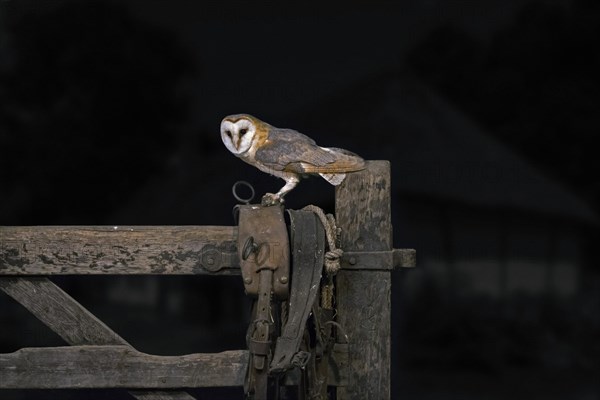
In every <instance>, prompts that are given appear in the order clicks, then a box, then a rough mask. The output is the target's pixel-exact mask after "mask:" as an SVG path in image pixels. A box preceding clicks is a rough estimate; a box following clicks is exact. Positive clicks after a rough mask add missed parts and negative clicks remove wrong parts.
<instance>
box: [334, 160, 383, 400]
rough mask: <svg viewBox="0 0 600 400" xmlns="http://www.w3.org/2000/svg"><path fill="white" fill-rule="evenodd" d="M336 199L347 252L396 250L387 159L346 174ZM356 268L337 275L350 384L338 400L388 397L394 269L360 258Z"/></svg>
mask: <svg viewBox="0 0 600 400" xmlns="http://www.w3.org/2000/svg"><path fill="white" fill-rule="evenodd" d="M335 197H336V201H335V213H336V220H337V225H338V226H339V227H340V228H341V229H342V237H341V242H342V243H341V247H342V249H344V251H348V252H350V251H357V252H358V251H360V252H380V251H385V252H387V251H392V224H391V202H390V164H389V162H388V161H368V162H367V165H366V168H365V169H364V170H363V171H360V172H355V173H351V174H348V176H347V177H346V179H345V180H344V182H343V183H342V184H341V185H340V186H338V187H337V188H336V196H335ZM350 263H351V264H352V260H351V261H350ZM354 268H355V269H352V270H344V269H343V270H341V271H340V272H339V273H338V275H337V296H336V298H337V311H338V321H339V323H340V324H341V325H342V326H343V327H344V329H345V331H346V333H347V335H348V337H349V353H348V362H349V368H348V385H347V386H345V387H339V388H338V399H343V400H347V399H356V400H359V399H360V400H365V399H374V400H383V399H389V398H390V361H391V354H390V329H391V325H390V305H391V303H390V295H391V270H389V269H386V268H384V266H382V268H381V270H377V269H372V268H369V269H364V270H363V269H361V265H360V262H357V263H356V265H354Z"/></svg>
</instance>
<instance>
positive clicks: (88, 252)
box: [0, 226, 239, 275]
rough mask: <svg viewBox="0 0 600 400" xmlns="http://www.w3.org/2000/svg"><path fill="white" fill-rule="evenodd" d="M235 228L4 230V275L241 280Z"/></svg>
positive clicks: (0, 269)
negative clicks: (212, 276) (227, 277)
mask: <svg viewBox="0 0 600 400" xmlns="http://www.w3.org/2000/svg"><path fill="white" fill-rule="evenodd" d="M236 240H237V227H233V226H123V227H113V226H87V227H86V226H34V227H0V275H53V274H59V275H61V274H62V275H67V274H82V275H85V274H225V275H227V274H239V263H238V257H237V245H236Z"/></svg>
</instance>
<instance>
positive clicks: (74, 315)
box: [0, 277, 128, 346]
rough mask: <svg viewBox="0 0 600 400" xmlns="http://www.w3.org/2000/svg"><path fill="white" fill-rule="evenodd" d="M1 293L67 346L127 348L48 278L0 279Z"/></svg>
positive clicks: (107, 328)
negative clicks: (47, 328) (50, 330)
mask: <svg viewBox="0 0 600 400" xmlns="http://www.w3.org/2000/svg"><path fill="white" fill-rule="evenodd" d="M0 289H1V290H2V291H4V292H5V293H6V294H8V295H9V296H10V297H12V298H13V299H15V300H16V301H17V302H19V303H20V304H21V305H23V306H24V307H25V308H27V310H29V312H31V313H32V314H33V315H34V316H35V317H37V318H38V319H39V320H40V321H42V322H43V323H44V324H46V326H48V327H49V328H50V329H52V330H53V331H54V332H56V334H58V335H59V336H60V337H61V338H63V339H64V340H65V342H67V343H68V344H70V345H73V346H78V345H128V343H127V341H126V340H125V339H123V338H122V337H121V336H119V335H117V334H116V333H115V332H114V331H113V330H112V329H110V328H109V327H108V326H106V324H104V322H102V321H101V320H99V319H98V318H96V316H94V315H93V314H92V313H90V312H89V311H88V310H87V309H85V307H83V306H82V305H81V304H79V303H78V302H77V301H76V300H75V299H73V298H72V297H71V296H69V294H67V293H66V292H65V291H63V290H62V289H61V288H59V287H58V286H56V285H55V284H54V283H53V282H51V281H50V280H49V279H48V278H42V277H36V278H34V277H23V278H14V277H10V278H0Z"/></svg>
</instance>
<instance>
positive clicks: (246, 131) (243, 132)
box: [240, 129, 248, 135]
mask: <svg viewBox="0 0 600 400" xmlns="http://www.w3.org/2000/svg"><path fill="white" fill-rule="evenodd" d="M246 133H248V129H240V135H245V134H246Z"/></svg>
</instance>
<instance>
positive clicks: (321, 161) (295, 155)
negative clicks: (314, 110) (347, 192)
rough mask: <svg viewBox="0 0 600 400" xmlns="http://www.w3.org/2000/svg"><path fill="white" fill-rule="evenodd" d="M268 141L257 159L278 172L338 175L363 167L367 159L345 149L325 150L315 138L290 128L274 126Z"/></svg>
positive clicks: (259, 150) (257, 152)
mask: <svg viewBox="0 0 600 400" xmlns="http://www.w3.org/2000/svg"><path fill="white" fill-rule="evenodd" d="M271 129H272V132H270V133H269V138H268V140H267V142H266V143H265V144H264V145H263V146H262V147H261V148H260V149H258V150H257V151H256V155H255V158H256V160H257V161H259V162H261V163H262V164H264V165H266V166H268V167H270V168H273V169H275V170H277V171H286V172H295V173H298V174H311V173H314V174H317V173H322V174H337V173H344V172H352V171H358V170H361V169H363V168H364V160H363V159H362V158H360V157H359V156H357V155H356V154H354V153H351V152H349V151H346V150H342V149H334V148H332V149H324V148H322V147H319V146H317V144H316V143H315V141H314V140H312V139H311V138H309V137H308V136H305V135H303V134H301V133H300V132H297V131H294V130H291V129H279V128H271Z"/></svg>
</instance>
